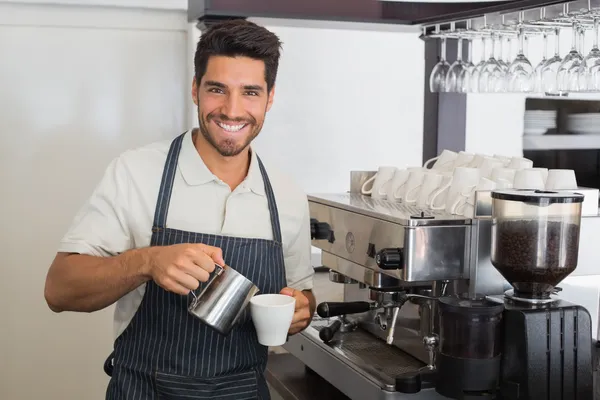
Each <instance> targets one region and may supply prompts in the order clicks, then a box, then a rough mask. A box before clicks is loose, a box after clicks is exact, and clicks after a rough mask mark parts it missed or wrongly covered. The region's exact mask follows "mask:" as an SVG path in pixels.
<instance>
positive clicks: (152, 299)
mask: <svg viewBox="0 0 600 400" xmlns="http://www.w3.org/2000/svg"><path fill="white" fill-rule="evenodd" d="M183 137H184V135H181V136H179V137H177V138H176V139H175V140H174V141H173V142H172V144H171V147H170V149H169V154H168V156H167V160H166V163H165V168H164V171H163V176H162V181H161V184H160V191H159V194H158V201H157V205H156V211H155V216H154V224H153V228H152V239H151V245H152V246H168V245H173V244H178V243H204V244H207V245H210V246H215V247H219V248H221V249H222V250H223V258H224V260H225V263H226V264H227V265H230V266H232V267H233V268H235V269H236V270H237V271H238V272H240V273H241V274H242V275H244V276H246V277H247V278H248V279H250V280H251V281H252V282H253V283H254V284H255V285H256V286H257V287H258V288H259V289H260V292H261V293H279V292H280V291H281V289H282V288H283V287H285V286H286V277H285V269H284V264H283V250H282V245H281V229H280V226H279V215H278V212H277V205H276V203H275V197H274V195H273V189H272V187H271V184H270V182H269V178H268V176H267V173H266V171H265V168H264V166H263V164H262V162H261V161H260V159H259V160H258V161H259V166H260V172H261V174H262V177H263V180H264V184H265V193H266V196H267V200H268V205H269V211H270V214H271V227H272V229H273V239H274V240H265V239H246V238H239V237H229V236H220V235H213V234H206V233H196V232H186V231H181V230H176V229H171V228H167V227H166V222H167V213H168V210H169V201H170V199H171V191H172V189H173V181H174V178H175V173H176V170H177V160H178V158H179V151H180V149H181V143H182V140H183ZM200 206H201V205H200ZM189 301H191V299H190V297H189V296H188V297H186V296H181V295H179V294H175V293H171V292H167V291H166V290H164V289H162V288H161V287H160V286H158V285H157V284H155V283H154V281H149V282H148V283H147V284H146V291H145V294H144V298H143V300H142V302H141V304H140V307H139V309H138V310H137V312H136V314H135V316H134V317H133V320H132V321H131V323H130V324H129V325H128V327H127V328H126V329H125V331H124V332H123V333H122V334H121V335H120V336H119V337H118V338H117V340H116V341H115V347H114V352H113V354H112V356H113V364H114V365H113V368H112V378H111V380H110V383H109V385H108V389H107V393H106V399H107V400H150V399H156V400H158V399H160V400H163V399H164V400H180V399H181V400H184V399H185V400H194V399H198V400H199V399H211V400H243V399H265V400H269V399H270V395H269V390H268V387H267V383H266V381H265V379H264V376H263V373H264V370H265V368H266V363H267V350H268V349H267V347H265V346H262V345H260V344H259V343H258V340H257V337H256V331H255V329H254V325H253V324H252V320H251V318H250V313H249V310H248V308H247V309H246V310H245V312H244V314H243V315H242V316H241V317H240V320H239V322H238V324H237V325H236V326H235V327H234V328H233V330H232V331H231V332H230V333H229V335H227V336H223V335H221V334H219V333H218V332H217V331H214V330H213V329H212V328H210V327H209V326H207V325H205V324H204V323H202V322H201V321H200V320H198V319H197V318H195V317H194V316H192V315H190V314H189V313H188V311H187V306H188V302H189Z"/></svg>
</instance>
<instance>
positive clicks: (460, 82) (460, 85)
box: [456, 39, 475, 93]
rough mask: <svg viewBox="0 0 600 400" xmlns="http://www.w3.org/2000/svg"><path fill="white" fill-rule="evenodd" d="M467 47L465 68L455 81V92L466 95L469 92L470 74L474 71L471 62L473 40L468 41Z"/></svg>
mask: <svg viewBox="0 0 600 400" xmlns="http://www.w3.org/2000/svg"><path fill="white" fill-rule="evenodd" d="M467 43H468V44H467V47H468V50H467V52H468V55H467V62H466V63H465V67H464V68H463V69H462V70H461V72H460V75H459V76H458V79H457V80H456V91H457V92H460V93H468V92H469V87H470V83H471V74H472V73H473V70H474V69H475V65H473V62H472V61H471V60H472V59H473V40H472V39H469V40H468V41H467Z"/></svg>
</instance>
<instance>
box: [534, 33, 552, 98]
mask: <svg viewBox="0 0 600 400" xmlns="http://www.w3.org/2000/svg"><path fill="white" fill-rule="evenodd" d="M542 40H543V43H544V53H543V54H542V61H540V62H539V64H538V65H537V66H536V67H535V69H534V70H533V80H534V90H535V91H536V92H538V93H543V92H544V80H543V79H542V70H543V69H544V66H545V65H546V63H547V62H548V58H547V57H548V33H547V32H544V33H543V39H542Z"/></svg>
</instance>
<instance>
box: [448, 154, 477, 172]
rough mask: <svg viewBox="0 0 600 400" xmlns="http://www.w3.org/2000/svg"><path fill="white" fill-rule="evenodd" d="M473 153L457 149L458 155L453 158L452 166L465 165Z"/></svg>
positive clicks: (471, 159) (470, 159)
mask: <svg viewBox="0 0 600 400" xmlns="http://www.w3.org/2000/svg"><path fill="white" fill-rule="evenodd" d="M474 157H475V154H472V153H467V152H466V151H459V152H458V156H456V160H454V165H453V166H452V167H453V168H460V167H466V166H467V165H468V164H469V163H470V162H471V161H473V158H474Z"/></svg>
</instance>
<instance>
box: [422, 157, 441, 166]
mask: <svg viewBox="0 0 600 400" xmlns="http://www.w3.org/2000/svg"><path fill="white" fill-rule="evenodd" d="M439 158H440V156H437V157H433V158H430V159H429V160H427V161H425V164H423V168H427V167H429V164H431V163H432V162H434V161H436V160H439Z"/></svg>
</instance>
